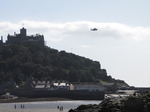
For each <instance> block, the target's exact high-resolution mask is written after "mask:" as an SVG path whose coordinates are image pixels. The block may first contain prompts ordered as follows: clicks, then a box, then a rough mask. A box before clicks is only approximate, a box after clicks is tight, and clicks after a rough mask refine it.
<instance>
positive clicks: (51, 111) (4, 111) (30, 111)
mask: <svg viewBox="0 0 150 112" xmlns="http://www.w3.org/2000/svg"><path fill="white" fill-rule="evenodd" d="M68 111H69V109H63V111H60V110H58V109H39V108H38V109H8V108H6V109H4V108H3V109H1V108H0V112H68Z"/></svg>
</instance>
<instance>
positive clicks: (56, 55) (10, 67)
mask: <svg viewBox="0 0 150 112" xmlns="http://www.w3.org/2000/svg"><path fill="white" fill-rule="evenodd" d="M0 77H1V78H0V83H3V82H7V81H14V82H16V83H17V84H18V85H23V84H27V83H28V82H29V81H31V80H33V79H34V80H49V81H52V80H65V81H69V82H99V81H104V82H118V83H122V84H125V82H124V81H121V80H115V79H113V78H112V77H111V76H108V75H107V72H106V70H105V69H101V65H100V63H99V62H97V61H93V60H90V59H88V58H85V57H81V56H78V55H75V54H72V53H66V52H65V51H60V52H59V51H58V50H56V49H52V48H49V47H47V46H43V47H41V46H38V45H37V44H28V45H22V44H14V45H1V46H0Z"/></svg>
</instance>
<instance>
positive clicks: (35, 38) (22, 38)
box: [6, 28, 44, 46]
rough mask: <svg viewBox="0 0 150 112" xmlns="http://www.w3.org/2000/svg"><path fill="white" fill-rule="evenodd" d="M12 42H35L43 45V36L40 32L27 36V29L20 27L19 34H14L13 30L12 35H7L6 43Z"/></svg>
mask: <svg viewBox="0 0 150 112" xmlns="http://www.w3.org/2000/svg"><path fill="white" fill-rule="evenodd" d="M14 43H21V44H25V43H37V44H39V45H41V46H43V45H44V36H43V35H40V34H35V35H31V36H28V35H27V30H26V29H25V28H22V29H20V34H16V33H15V32H14V35H9V34H8V36H7V40H6V44H14Z"/></svg>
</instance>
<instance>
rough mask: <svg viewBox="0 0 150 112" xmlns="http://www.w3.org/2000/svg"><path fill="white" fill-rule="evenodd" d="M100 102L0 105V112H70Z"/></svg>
mask: <svg viewBox="0 0 150 112" xmlns="http://www.w3.org/2000/svg"><path fill="white" fill-rule="evenodd" d="M100 102H101V101H96V100H69V101H34V102H13V103H0V112H68V111H69V110H70V109H75V108H77V107H78V106H79V105H82V104H84V105H87V104H99V103H100Z"/></svg>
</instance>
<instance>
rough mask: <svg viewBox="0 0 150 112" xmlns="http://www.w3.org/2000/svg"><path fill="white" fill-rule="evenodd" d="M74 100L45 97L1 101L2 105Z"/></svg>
mask: <svg viewBox="0 0 150 112" xmlns="http://www.w3.org/2000/svg"><path fill="white" fill-rule="evenodd" d="M69 100H73V99H67V98H57V97H45V98H25V97H20V98H16V99H0V103H15V102H36V101H69Z"/></svg>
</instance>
